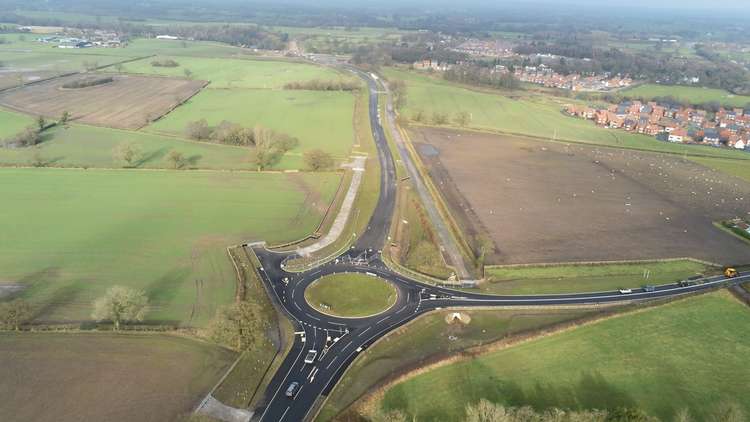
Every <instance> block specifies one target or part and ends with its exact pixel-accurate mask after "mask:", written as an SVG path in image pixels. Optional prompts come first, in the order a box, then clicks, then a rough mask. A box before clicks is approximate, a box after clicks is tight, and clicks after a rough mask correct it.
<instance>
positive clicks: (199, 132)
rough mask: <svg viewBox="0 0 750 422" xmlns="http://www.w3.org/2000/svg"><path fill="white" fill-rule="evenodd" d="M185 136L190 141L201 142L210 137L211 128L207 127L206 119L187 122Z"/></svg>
mask: <svg viewBox="0 0 750 422" xmlns="http://www.w3.org/2000/svg"><path fill="white" fill-rule="evenodd" d="M185 134H186V135H187V136H188V138H190V139H195V140H196V141H203V140H206V139H209V138H210V137H211V128H210V127H209V126H208V122H207V121H206V119H200V120H196V121H194V122H188V124H187V127H186V128H185Z"/></svg>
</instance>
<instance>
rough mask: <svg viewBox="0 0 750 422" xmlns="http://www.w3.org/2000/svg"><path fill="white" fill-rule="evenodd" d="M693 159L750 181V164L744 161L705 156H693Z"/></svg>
mask: <svg viewBox="0 0 750 422" xmlns="http://www.w3.org/2000/svg"><path fill="white" fill-rule="evenodd" d="M748 155H750V154H748ZM691 160H692V161H695V162H696V163H698V164H701V165H704V166H706V167H708V168H712V169H715V170H718V171H721V172H724V173H727V174H731V175H732V176H737V177H739V178H740V179H745V180H747V181H748V182H750V165H748V164H747V163H745V162H743V161H737V160H722V159H718V158H704V157H692V158H691Z"/></svg>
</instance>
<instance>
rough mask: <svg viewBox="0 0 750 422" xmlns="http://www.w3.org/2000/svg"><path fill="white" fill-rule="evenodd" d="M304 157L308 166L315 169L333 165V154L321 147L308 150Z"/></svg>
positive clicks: (323, 168)
mask: <svg viewBox="0 0 750 422" xmlns="http://www.w3.org/2000/svg"><path fill="white" fill-rule="evenodd" d="M303 158H304V160H305V164H307V167H308V168H309V169H310V170H313V171H320V170H325V169H328V168H331V167H333V157H332V156H331V154H329V153H327V152H325V151H323V150H321V149H313V150H310V151H306V152H305V154H304V157H303Z"/></svg>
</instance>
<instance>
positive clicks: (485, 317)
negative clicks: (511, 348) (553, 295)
mask: <svg viewBox="0 0 750 422" xmlns="http://www.w3.org/2000/svg"><path fill="white" fill-rule="evenodd" d="M596 312H597V311H595V310H590V309H589V310H587V309H555V310H522V311H519V310H509V309H505V310H491V311H488V310H485V311H476V310H473V311H463V312H462V314H464V315H467V316H468V317H469V318H470V321H469V323H468V324H464V323H460V322H453V323H448V321H449V320H450V318H448V319H446V318H447V317H449V315H450V314H451V313H452V311H447V310H443V311H437V312H432V313H430V314H427V315H425V316H423V317H420V318H419V319H417V320H415V321H414V322H412V323H410V324H409V325H408V326H407V327H406V328H404V329H399V330H398V331H396V332H394V333H393V334H391V335H389V336H387V337H385V338H383V340H381V341H379V342H378V343H376V344H375V345H373V346H372V347H370V348H369V349H366V350H365V351H364V352H363V353H362V354H361V355H360V357H359V358H358V359H357V360H356V361H355V362H354V364H353V365H352V366H351V367H350V368H349V370H348V371H347V372H346V374H345V375H344V377H343V378H342V379H341V381H340V382H339V384H337V385H336V388H335V389H334V390H333V391H332V393H331V395H330V396H329V399H328V401H327V402H326V404H325V406H324V408H323V411H322V413H321V416H320V417H319V418H318V419H317V421H328V420H330V419H332V418H333V416H335V415H337V414H339V413H341V412H343V411H344V410H345V409H346V408H347V407H348V406H350V405H351V404H352V403H353V402H355V401H356V400H357V399H358V398H359V397H360V396H362V395H363V394H366V393H368V392H371V391H372V388H373V385H374V384H376V383H377V382H379V381H381V380H383V379H385V378H387V377H390V376H394V375H396V374H400V373H401V372H402V371H403V370H404V369H406V368H413V367H415V366H419V365H420V364H424V363H425V362H428V361H430V360H431V359H435V358H438V357H446V356H450V355H451V354H454V353H457V352H459V351H460V350H464V349H467V348H471V347H475V346H481V345H483V344H488V343H492V342H494V341H498V340H501V339H503V338H506V337H508V336H513V335H516V334H519V333H523V332H528V331H530V330H535V329H539V328H542V327H546V326H550V325H554V324H558V323H563V322H567V321H572V320H576V319H579V318H582V317H585V316H588V315H592V314H594V313H596ZM353 420H356V419H353ZM419 420H420V421H421V419H419Z"/></svg>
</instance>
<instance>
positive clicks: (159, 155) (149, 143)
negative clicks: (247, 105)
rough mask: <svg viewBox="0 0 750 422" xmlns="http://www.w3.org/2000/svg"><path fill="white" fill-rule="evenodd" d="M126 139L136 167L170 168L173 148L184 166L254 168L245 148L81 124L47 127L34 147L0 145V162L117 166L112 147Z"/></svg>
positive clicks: (63, 165)
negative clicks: (136, 156) (138, 154)
mask: <svg viewBox="0 0 750 422" xmlns="http://www.w3.org/2000/svg"><path fill="white" fill-rule="evenodd" d="M0 116H2V113H0ZM25 120H28V121H29V122H31V123H33V120H32V119H30V118H29V119H25ZM21 126H23V125H21ZM126 142H129V143H133V144H135V145H138V146H139V147H140V148H141V151H142V159H141V160H139V161H138V163H137V167H138V168H170V167H171V164H170V163H168V162H167V161H166V160H165V158H166V156H167V154H168V153H169V151H171V150H176V151H179V152H182V153H183V154H184V156H185V157H186V159H187V165H186V167H188V168H199V169H217V170H218V169H222V170H223V169H232V170H255V165H254V164H253V163H251V162H250V152H249V150H248V149H247V148H242V147H235V146H229V145H220V144H209V143H204V142H191V141H186V140H183V139H178V138H174V137H169V136H163V135H158V134H152V133H144V132H132V131H125V130H119V129H109V128H102V127H95V126H85V125H71V126H69V127H67V128H63V127H56V128H53V129H49V130H48V131H46V132H45V134H44V141H43V142H42V143H41V144H40V145H39V146H38V147H36V148H0V164H4V165H16V166H28V165H30V164H31V163H32V161H34V160H35V158H36V157H37V156H39V157H41V158H42V159H43V161H45V162H46V163H47V165H48V166H52V167H88V168H119V167H122V166H123V165H124V164H125V163H122V162H119V161H116V160H115V158H114V154H113V151H114V149H115V148H116V147H117V146H118V145H119V144H121V143H126Z"/></svg>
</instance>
